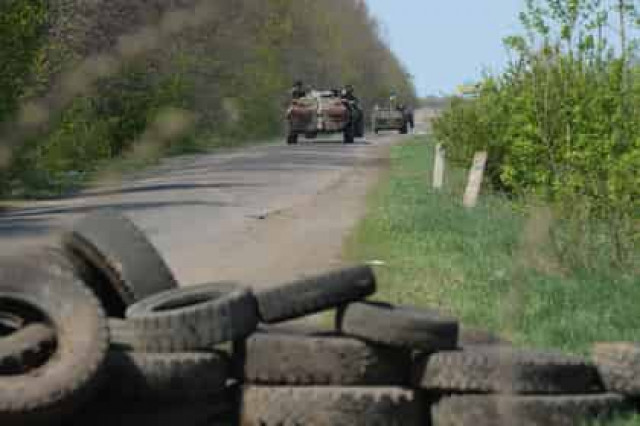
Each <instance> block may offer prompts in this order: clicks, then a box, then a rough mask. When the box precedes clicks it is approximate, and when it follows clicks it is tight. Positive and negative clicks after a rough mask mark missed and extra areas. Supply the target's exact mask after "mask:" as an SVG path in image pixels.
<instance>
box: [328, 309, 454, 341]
mask: <svg viewBox="0 0 640 426" xmlns="http://www.w3.org/2000/svg"><path fill="white" fill-rule="evenodd" d="M336 326H337V328H338V330H340V331H342V332H343V333H344V334H346V335H350V336H355V337H359V338H361V339H364V340H367V341H369V342H374V343H380V344H384V345H389V346H396V347H401V348H407V349H416V350H422V351H426V352H432V351H437V350H447V349H455V348H456V347H457V343H458V322H457V321H456V320H455V319H453V318H449V317H446V316H444V315H442V314H441V313H439V312H436V311H433V310H426V309H418V308H412V307H408V306H393V305H390V304H386V303H376V302H362V303H352V304H350V305H348V306H345V307H342V308H341V309H340V310H339V311H338V314H337V315H336Z"/></svg>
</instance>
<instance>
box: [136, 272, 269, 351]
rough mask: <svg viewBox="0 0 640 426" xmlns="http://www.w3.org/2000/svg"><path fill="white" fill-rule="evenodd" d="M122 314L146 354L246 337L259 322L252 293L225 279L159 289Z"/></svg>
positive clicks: (210, 345) (198, 347)
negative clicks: (223, 281)
mask: <svg viewBox="0 0 640 426" xmlns="http://www.w3.org/2000/svg"><path fill="white" fill-rule="evenodd" d="M127 317H128V318H129V320H130V323H131V325H132V327H133V330H134V335H135V339H136V341H137V342H138V344H139V347H140V348H141V350H144V351H146V352H190V351H198V350H206V349H211V348H213V347H214V346H215V345H217V344H221V343H225V342H231V341H235V340H238V339H243V338H245V337H246V336H248V335H250V334H251V333H253V332H254V331H255V330H256V326H257V324H258V310H257V305H256V299H255V297H254V295H253V293H251V292H250V291H249V290H247V289H244V288H241V287H239V286H237V285H235V284H229V283H219V284H203V285H198V286H192V287H186V288H181V289H177V290H171V291H167V292H164V293H160V294H157V295H155V296H151V297H149V298H147V299H144V300H142V301H140V302H138V303H136V304H134V305H132V306H130V307H129V309H127Z"/></svg>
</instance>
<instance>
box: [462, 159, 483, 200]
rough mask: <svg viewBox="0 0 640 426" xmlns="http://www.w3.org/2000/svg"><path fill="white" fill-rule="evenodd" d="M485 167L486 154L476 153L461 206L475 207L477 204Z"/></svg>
mask: <svg viewBox="0 0 640 426" xmlns="http://www.w3.org/2000/svg"><path fill="white" fill-rule="evenodd" d="M486 166H487V152H486V151H479V152H476V154H475V156H474V157H473V166H471V170H470V172H469V182H468V183H467V190H466V191H465V193H464V200H463V204H464V206H465V207H468V208H472V207H475V206H476V204H477V202H478V195H479V194H480V188H481V187H482V179H483V177H484V169H485V167H486Z"/></svg>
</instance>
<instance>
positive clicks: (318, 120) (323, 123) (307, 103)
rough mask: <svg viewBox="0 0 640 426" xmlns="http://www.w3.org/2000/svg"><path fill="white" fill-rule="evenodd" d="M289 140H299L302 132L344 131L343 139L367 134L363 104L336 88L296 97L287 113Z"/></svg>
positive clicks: (349, 140)
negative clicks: (349, 99)
mask: <svg viewBox="0 0 640 426" xmlns="http://www.w3.org/2000/svg"><path fill="white" fill-rule="evenodd" d="M286 119H287V124H288V126H287V127H288V129H287V144H289V145H295V144H297V143H298V138H299V136H300V135H304V136H305V137H306V138H307V139H314V138H316V137H317V136H318V134H335V133H342V134H343V141H344V143H346V144H348V143H353V142H354V140H355V138H356V137H363V136H364V120H363V113H362V110H361V109H360V107H359V106H358V105H357V104H355V103H353V102H349V101H347V100H345V99H343V98H342V97H340V95H339V93H338V92H337V91H335V90H322V91H318V90H315V91H311V92H309V93H308V94H307V95H306V96H304V97H302V98H299V99H293V100H292V101H291V104H290V106H289V108H288V109H287V114H286Z"/></svg>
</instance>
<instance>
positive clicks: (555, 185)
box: [435, 0, 640, 268]
mask: <svg viewBox="0 0 640 426" xmlns="http://www.w3.org/2000/svg"><path fill="white" fill-rule="evenodd" d="M616 3H618V2H616ZM625 3H629V2H621V4H623V5H624V4H625ZM614 17H615V20H616V22H618V21H621V22H627V23H629V22H633V20H634V19H636V18H637V14H636V13H635V11H634V10H633V9H632V8H631V7H630V6H629V5H626V6H625V7H623V9H622V10H620V9H617V8H614V7H611V6H610V5H609V3H606V2H605V3H603V2H599V1H596V0H582V1H568V0H563V1H551V0H538V1H528V2H527V8H526V11H525V13H523V14H522V16H521V18H522V22H523V24H524V26H525V28H526V30H527V36H525V37H511V38H508V39H507V40H506V42H507V46H508V47H509V48H510V50H511V52H512V61H511V62H510V64H509V65H508V67H507V69H506V71H505V72H503V73H502V74H499V75H493V76H487V77H486V78H484V80H483V81H482V82H481V84H480V85H479V89H478V92H477V93H476V95H475V96H473V97H471V98H465V99H463V98H459V99H456V100H454V101H453V102H452V103H451V106H450V108H449V109H448V110H447V111H446V112H445V113H444V114H443V115H442V117H441V118H440V119H439V120H437V121H436V123H435V133H436V136H437V137H438V138H439V139H440V140H441V141H442V142H444V143H445V144H446V147H447V153H448V156H449V157H450V158H452V159H454V160H459V161H464V162H465V163H466V164H470V160H471V157H472V156H473V153H474V152H475V151H477V150H488V153H489V163H488V177H489V180H490V182H491V183H492V184H493V186H494V187H495V188H497V189H499V190H501V191H504V192H506V193H509V194H511V195H515V196H518V197H522V196H525V197H529V196H532V195H533V196H535V197H536V198H538V199H539V198H542V199H543V200H544V201H545V202H547V203H549V204H551V205H553V206H554V207H556V210H557V212H556V217H557V218H558V223H560V224H562V226H557V227H556V232H555V235H556V238H555V240H556V243H557V246H558V247H557V248H558V251H559V253H561V254H562V255H563V258H564V259H565V260H566V261H568V262H569V263H571V264H573V265H575V266H579V267H587V268H592V267H594V265H595V264H597V265H599V266H602V265H603V264H609V265H611V266H613V267H615V268H620V267H625V268H628V267H630V266H637V262H636V260H637V251H635V250H634V249H633V247H634V245H636V246H637V243H638V238H637V237H638V235H637V234H638V233H637V230H638V227H637V224H638V219H640V218H639V216H638V211H639V210H638V208H639V207H640V197H639V195H640V193H639V191H640V186H639V185H638V183H639V182H638V170H639V167H640V79H639V77H640V68H638V67H637V66H636V65H634V61H633V53H634V50H633V49H632V48H631V46H633V43H632V42H631V41H630V40H629V39H628V38H627V37H625V36H624V32H623V33H622V34H623V36H622V37H620V39H619V41H616V43H611V42H609V41H608V40H607V36H609V35H610V34H612V33H610V31H609V28H610V24H611V21H612V20H613V18H614ZM629 25H631V24H629ZM627 29H628V28H627Z"/></svg>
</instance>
